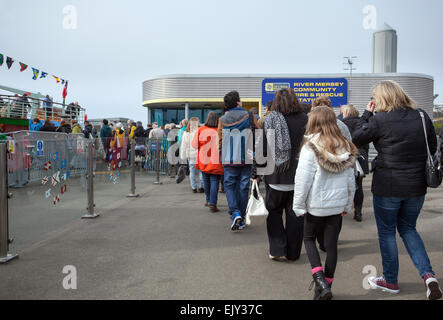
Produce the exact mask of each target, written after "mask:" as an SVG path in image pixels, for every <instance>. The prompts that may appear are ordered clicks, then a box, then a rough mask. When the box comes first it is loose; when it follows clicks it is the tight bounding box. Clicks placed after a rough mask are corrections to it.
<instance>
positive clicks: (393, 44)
mask: <svg viewBox="0 0 443 320" xmlns="http://www.w3.org/2000/svg"><path fill="white" fill-rule="evenodd" d="M372 72H373V73H389V72H397V32H396V31H395V30H394V29H392V28H391V27H390V26H389V25H388V24H386V23H385V24H383V25H382V26H381V28H379V29H378V30H377V31H375V32H374V35H373V38H372Z"/></svg>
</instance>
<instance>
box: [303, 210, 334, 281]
mask: <svg viewBox="0 0 443 320" xmlns="http://www.w3.org/2000/svg"><path fill="white" fill-rule="evenodd" d="M340 225H341V214H338V215H333V216H329V217H316V216H313V215H311V214H309V213H307V214H306V215H305V224H304V243H305V249H306V253H307V255H308V258H309V262H310V263H311V267H312V269H314V268H317V267H321V266H322V264H321V260H320V255H319V253H318V249H317V245H316V243H315V239H316V238H317V234H318V233H319V232H321V231H323V236H324V246H325V249H326V261H325V268H324V272H325V276H326V277H327V278H334V273H335V267H336V266H337V241H338V234H339V232H340Z"/></svg>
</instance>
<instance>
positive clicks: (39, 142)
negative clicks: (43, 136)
mask: <svg viewBox="0 0 443 320" xmlns="http://www.w3.org/2000/svg"><path fill="white" fill-rule="evenodd" d="M42 155H43V141H42V140H37V156H42Z"/></svg>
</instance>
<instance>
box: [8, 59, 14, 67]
mask: <svg viewBox="0 0 443 320" xmlns="http://www.w3.org/2000/svg"><path fill="white" fill-rule="evenodd" d="M13 63H14V59H12V58H11V57H6V65H7V66H8V69H11V67H12V64H13Z"/></svg>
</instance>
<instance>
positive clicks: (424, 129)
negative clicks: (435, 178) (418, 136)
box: [419, 111, 432, 163]
mask: <svg viewBox="0 0 443 320" xmlns="http://www.w3.org/2000/svg"><path fill="white" fill-rule="evenodd" d="M419 112H420V116H421V122H422V123H423V131H424V133H425V140H426V150H427V151H428V159H429V160H430V161H431V163H432V156H431V151H430V150H429V144H428V134H427V132H426V123H425V115H424V114H423V112H421V111H419Z"/></svg>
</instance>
